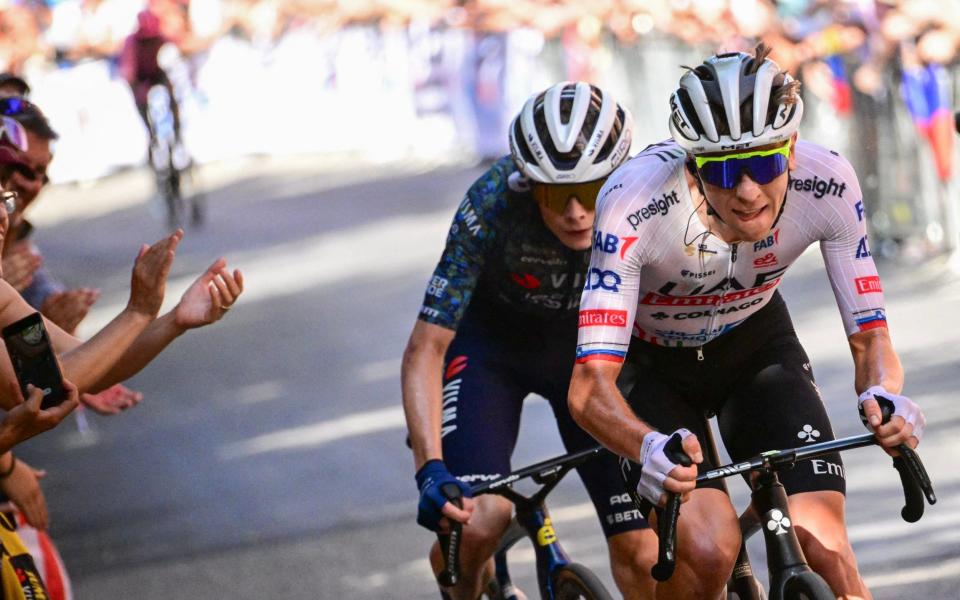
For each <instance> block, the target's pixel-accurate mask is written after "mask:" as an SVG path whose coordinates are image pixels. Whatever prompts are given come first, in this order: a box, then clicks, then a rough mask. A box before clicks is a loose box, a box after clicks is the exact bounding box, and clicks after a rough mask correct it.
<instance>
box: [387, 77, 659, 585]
mask: <svg viewBox="0 0 960 600" xmlns="http://www.w3.org/2000/svg"><path fill="white" fill-rule="evenodd" d="M631 136H632V117H631V115H630V113H629V112H627V111H626V110H625V109H624V108H623V107H621V106H620V105H619V104H618V103H617V102H616V100H615V99H614V98H613V97H612V96H611V95H610V94H609V93H608V92H606V91H604V90H601V89H599V88H597V87H595V86H592V85H590V84H589V83H583V82H578V83H571V82H565V83H560V84H557V85H555V86H553V87H551V88H550V89H548V90H546V91H544V92H542V93H539V94H536V95H534V96H532V97H531V98H530V99H529V100H527V102H526V104H525V105H524V107H523V109H522V111H521V112H520V114H519V115H518V116H517V117H516V118H515V119H514V120H513V123H512V125H511V127H510V132H509V139H510V148H511V153H512V156H507V157H504V158H501V159H500V160H498V161H497V162H496V163H494V165H493V166H492V167H491V168H490V169H489V170H488V171H487V172H486V173H484V174H483V175H482V176H481V177H480V178H479V179H478V180H477V181H476V182H475V183H474V184H473V185H472V186H471V187H470V189H469V190H467V194H466V196H465V198H464V199H463V202H462V203H461V204H460V208H459V209H458V210H457V213H456V216H455V217H454V220H453V225H452V226H451V227H450V233H449V235H448V237H447V244H446V249H445V250H444V252H443V255H442V256H441V257H440V262H439V263H438V264H437V267H436V270H435V271H434V274H433V277H432V279H431V280H430V282H429V285H428V286H427V290H426V294H425V296H424V303H423V306H422V307H421V309H420V314H419V318H418V320H417V323H416V325H415V326H414V329H413V333H412V334H411V336H410V340H409V342H408V344H407V348H406V351H405V352H404V357H403V367H402V385H403V403H404V409H405V412H406V418H407V426H408V428H409V431H410V440H411V445H412V447H413V452H414V460H415V464H416V468H417V474H416V481H417V486H418V488H419V490H420V503H419V514H418V517H417V522H418V523H420V524H421V525H422V526H424V527H426V528H428V529H430V530H432V531H440V530H442V529H444V528H445V527H446V525H447V523H448V522H449V520H450V519H453V520H456V521H459V522H461V523H466V525H465V526H464V528H463V545H462V550H461V554H460V559H461V568H462V580H461V582H460V583H459V584H458V585H457V586H456V587H454V588H452V589H447V590H444V597H449V598H455V599H469V600H474V599H475V598H477V596H478V595H479V594H480V592H481V590H482V589H483V587H484V586H485V585H486V583H487V581H488V580H489V578H490V577H491V575H492V561H491V560H490V559H491V557H492V555H493V553H494V551H495V550H496V547H497V543H498V542H499V540H500V536H501V535H502V533H503V532H504V531H505V529H506V527H507V525H508V524H509V521H510V518H511V508H512V505H511V504H510V502H509V501H508V500H506V499H504V498H501V497H499V496H494V495H487V496H482V497H480V498H478V499H477V500H474V499H472V498H470V497H469V495H470V484H472V483H477V482H482V481H489V480H492V479H495V478H498V477H501V476H504V475H506V474H508V473H509V472H510V470H511V463H510V457H511V454H512V452H513V448H514V446H515V444H516V440H517V435H518V432H519V427H520V413H521V409H522V407H523V400H524V398H525V397H526V396H527V395H528V394H530V393H536V394H539V395H541V396H543V397H544V398H546V399H547V400H548V401H549V402H550V405H551V407H552V409H553V412H554V416H555V417H556V420H557V425H558V427H559V430H560V436H561V438H562V439H563V443H564V445H565V446H566V449H567V450H568V451H570V452H574V451H576V450H582V449H585V448H589V447H592V446H594V445H595V444H596V441H595V440H594V439H593V438H591V437H590V436H589V435H588V434H587V433H585V432H584V431H583V430H582V429H580V428H579V427H578V426H577V425H576V423H574V422H573V419H572V418H571V417H570V413H569V411H568V410H567V405H566V402H565V399H566V395H567V386H568V382H569V377H570V361H571V359H572V357H573V356H574V353H575V350H576V338H577V327H578V317H577V309H578V307H579V303H580V294H581V291H582V290H583V288H584V284H585V283H586V284H587V285H588V286H590V285H607V282H605V281H603V280H601V281H599V282H598V281H597V279H596V278H595V277H589V276H587V266H588V263H589V260H590V249H591V248H594V252H598V251H599V252H617V251H619V250H618V249H617V248H616V247H615V246H614V245H611V242H610V241H609V240H607V239H605V238H601V237H597V238H596V239H595V238H594V235H593V217H594V203H595V201H596V197H597V192H598V191H599V189H600V187H601V186H602V185H603V182H604V181H605V180H606V178H607V176H608V175H610V173H611V172H612V171H613V170H614V169H616V168H617V166H618V165H620V164H621V163H622V162H623V161H624V160H625V159H626V158H627V155H628V153H629V151H630V144H631V141H632V137H631ZM598 248H599V250H598ZM624 249H625V248H624ZM593 317H594V315H588V317H587V318H586V319H584V318H583V316H581V317H580V319H579V326H580V327H588V328H589V327H594V326H598V325H602V324H603V322H602V315H600V314H599V313H598V314H597V315H596V317H597V318H598V319H600V320H594V318H593ZM578 471H579V474H580V477H581V478H582V479H583V481H584V484H585V485H586V488H587V491H588V493H589V494H590V498H591V499H592V500H593V503H594V506H595V508H596V511H597V514H598V517H599V518H600V524H601V526H602V528H603V531H604V533H605V535H606V536H607V538H608V544H609V548H610V556H611V563H612V570H613V575H614V579H615V580H616V583H617V585H618V587H619V588H620V590H621V591H622V592H623V593H624V595H625V596H626V597H627V598H644V597H650V593H652V580H651V579H650V576H649V572H650V566H651V565H652V564H653V562H655V559H656V557H655V552H656V544H655V536H654V534H653V532H652V531H650V530H649V529H648V528H647V523H646V521H645V520H643V519H642V518H641V517H640V516H639V513H638V511H637V510H636V509H634V508H633V506H632V505H631V504H630V501H629V496H627V489H626V487H625V485H624V484H623V481H622V478H621V476H620V472H619V467H618V465H617V461H616V459H615V458H614V457H613V456H612V455H610V454H607V453H604V454H602V455H600V456H598V457H597V458H595V459H593V460H591V461H588V462H587V463H585V464H584V465H583V466H581V467H580V468H579V469H578ZM450 482H453V483H456V485H458V486H459V487H460V488H461V489H462V490H463V493H464V495H465V496H466V498H465V499H464V506H463V508H462V509H458V508H456V507H455V506H454V505H453V504H452V503H450V502H448V501H447V500H448V499H447V498H446V496H445V495H444V493H443V491H442V489H441V488H442V487H443V486H444V484H447V483H450ZM431 560H432V563H433V567H434V570H435V571H439V569H440V568H441V566H442V563H441V559H440V556H439V549H438V545H437V544H434V546H433V549H432V551H431Z"/></svg>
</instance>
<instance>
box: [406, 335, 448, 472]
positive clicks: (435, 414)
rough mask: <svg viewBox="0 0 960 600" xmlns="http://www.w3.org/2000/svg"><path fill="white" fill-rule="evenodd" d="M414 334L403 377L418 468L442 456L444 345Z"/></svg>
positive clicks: (411, 436) (408, 419)
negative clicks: (418, 338)
mask: <svg viewBox="0 0 960 600" xmlns="http://www.w3.org/2000/svg"><path fill="white" fill-rule="evenodd" d="M415 338H417V336H416V333H415V334H414V335H413V336H411V338H410V342H409V344H408V345H407V349H406V351H405V352H404V354H403V366H402V367H401V372H400V380H401V386H402V388H403V410H404V414H405V415H406V419H407V430H408V431H409V433H410V445H411V446H412V447H413V458H414V463H415V466H416V468H417V469H419V468H420V467H421V466H422V465H423V463H425V462H426V461H428V460H432V459H442V458H443V447H442V444H441V441H440V440H441V438H440V426H441V416H442V413H443V407H442V405H443V389H442V383H443V359H444V352H445V347H443V346H437V345H434V344H430V343H424V342H423V341H422V340H417V339H415Z"/></svg>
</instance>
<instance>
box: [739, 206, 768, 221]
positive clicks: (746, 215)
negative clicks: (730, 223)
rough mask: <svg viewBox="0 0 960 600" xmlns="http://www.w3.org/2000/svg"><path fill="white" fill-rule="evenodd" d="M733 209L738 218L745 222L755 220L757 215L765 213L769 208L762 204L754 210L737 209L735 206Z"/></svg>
mask: <svg viewBox="0 0 960 600" xmlns="http://www.w3.org/2000/svg"><path fill="white" fill-rule="evenodd" d="M732 210H733V214H734V215H736V216H737V218H738V219H740V220H741V221H743V222H749V221H753V220H755V219H756V218H757V217H759V216H760V215H761V214H763V211H765V210H767V207H766V206H761V207H760V208H757V209H754V210H737V209H735V208H734V209H732Z"/></svg>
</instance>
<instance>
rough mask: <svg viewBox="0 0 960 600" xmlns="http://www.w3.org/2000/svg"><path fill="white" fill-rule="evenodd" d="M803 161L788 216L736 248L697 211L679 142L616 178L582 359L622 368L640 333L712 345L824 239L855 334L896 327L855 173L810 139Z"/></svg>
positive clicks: (656, 148) (605, 198)
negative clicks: (891, 320) (886, 304)
mask: <svg viewBox="0 0 960 600" xmlns="http://www.w3.org/2000/svg"><path fill="white" fill-rule="evenodd" d="M795 153H796V168H795V169H793V170H792V171H791V172H790V180H789V185H788V187H787V198H786V201H785V203H784V206H783V210H782V212H781V214H780V216H779V218H778V219H777V220H776V221H775V223H774V226H773V229H771V231H770V233H769V235H768V236H767V237H766V238H764V239H762V240H760V241H757V242H738V243H733V244H728V243H726V242H724V241H723V240H722V239H720V238H719V237H717V236H715V235H713V234H711V233H709V232H708V231H707V229H706V227H705V226H704V225H703V223H702V222H701V221H700V218H699V217H698V216H697V215H696V214H695V206H694V200H693V197H692V196H691V194H690V189H689V187H688V184H687V179H686V174H685V173H686V167H685V160H686V155H685V153H684V151H683V150H682V149H681V148H680V147H679V146H677V145H676V144H675V143H673V142H672V141H668V142H663V143H660V144H655V145H652V146H650V147H648V148H646V149H645V150H644V151H643V152H641V153H640V154H638V155H637V156H636V157H634V158H633V159H632V160H630V161H629V162H627V163H626V164H624V165H623V166H621V167H620V168H619V169H618V170H617V171H615V172H614V173H613V174H612V175H611V176H610V178H609V179H608V180H607V183H606V185H604V187H603V189H602V190H601V191H600V194H599V200H598V202H597V217H596V225H595V229H594V248H593V253H592V257H591V260H590V270H589V274H588V277H587V282H586V286H585V288H584V291H583V296H582V297H581V302H580V332H579V343H578V347H577V361H578V362H585V361H587V360H592V359H603V360H612V361H622V360H623V357H624V356H625V355H626V351H627V347H628V345H629V343H630V338H631V335H633V336H635V337H637V338H639V339H641V340H643V341H645V342H649V343H653V344H658V345H664V346H702V345H703V344H705V343H707V342H709V341H710V340H712V339H714V338H717V337H719V336H721V335H723V334H724V333H725V332H727V331H730V330H731V329H732V328H734V327H736V326H737V325H738V324H740V323H742V322H743V321H744V320H745V319H746V318H748V317H749V316H750V315H752V314H753V313H755V312H757V311H758V310H760V308H761V307H763V306H764V305H765V304H766V303H767V302H768V301H769V300H770V298H771V297H772V296H773V294H774V292H775V291H776V289H777V286H778V285H779V284H780V281H781V279H782V277H783V274H784V273H785V272H786V270H787V268H788V267H789V266H790V264H791V263H793V261H795V260H796V259H797V257H799V256H800V254H801V253H802V252H803V251H804V250H805V249H806V248H807V247H808V246H810V244H812V243H814V242H820V249H821V252H822V254H823V258H824V262H825V263H826V267H827V275H828V276H829V278H830V284H831V286H832V287H833V292H834V296H835V297H836V301H837V305H838V307H839V308H840V313H841V316H842V318H843V324H844V327H845V328H846V331H847V335H852V334H853V333H856V332H858V331H864V330H866V329H871V328H874V327H885V326H886V315H885V311H884V302H883V293H882V291H881V286H880V279H879V277H878V276H877V268H876V266H875V265H874V263H873V258H871V256H870V250H869V246H868V244H867V232H866V223H865V216H864V211H863V201H862V198H861V193H860V184H859V182H858V181H857V176H856V174H855V173H854V171H853V168H852V167H851V166H850V163H848V162H847V160H846V159H844V158H843V157H842V156H840V155H839V154H837V153H836V152H833V151H831V150H827V149H825V148H823V147H821V146H818V145H817V144H813V143H810V142H803V141H800V142H798V143H797V145H796V149H795ZM631 324H632V327H631V326H630V325H631Z"/></svg>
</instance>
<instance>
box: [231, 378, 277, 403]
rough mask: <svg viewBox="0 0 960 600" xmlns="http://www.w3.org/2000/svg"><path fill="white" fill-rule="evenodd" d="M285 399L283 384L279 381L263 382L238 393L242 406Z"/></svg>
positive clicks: (248, 386) (237, 396) (243, 388)
mask: <svg viewBox="0 0 960 600" xmlns="http://www.w3.org/2000/svg"><path fill="white" fill-rule="evenodd" d="M282 397H283V384H282V383H280V382H279V381H262V382H260V383H254V384H253V385H247V386H244V387H242V388H240V389H239V390H238V391H237V393H236V398H237V402H239V403H240V404H259V403H260V402H269V401H270V400H276V399H278V398H282Z"/></svg>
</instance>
